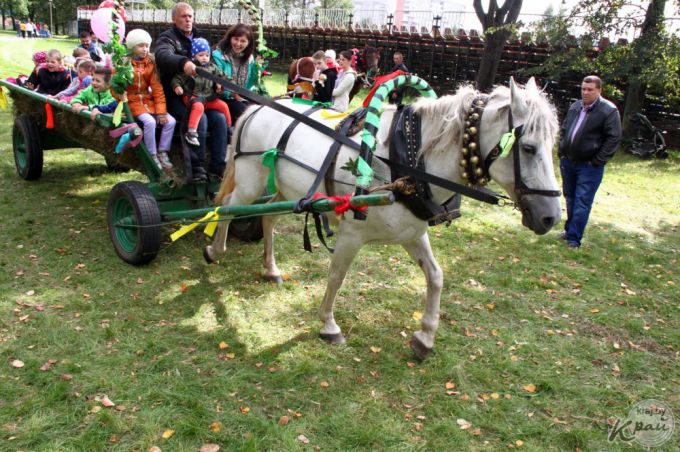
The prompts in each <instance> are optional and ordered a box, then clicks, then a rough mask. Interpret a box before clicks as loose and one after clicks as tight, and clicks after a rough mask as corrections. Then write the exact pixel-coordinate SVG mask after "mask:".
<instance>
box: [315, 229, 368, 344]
mask: <svg viewBox="0 0 680 452" xmlns="http://www.w3.org/2000/svg"><path fill="white" fill-rule="evenodd" d="M362 245H363V241H361V240H357V234H356V233H355V231H346V232H345V233H344V234H343V233H342V232H339V233H338V240H337V241H336V242H335V252H334V253H333V257H332V258H331V265H330V268H329V270H328V281H327V283H326V294H325V295H324V297H323V302H321V306H319V318H320V319H321V321H322V322H323V327H322V328H321V332H320V336H321V338H322V339H323V340H325V341H328V342H330V343H331V344H344V343H345V337H344V336H343V335H342V331H341V330H340V327H339V326H338V324H337V323H335V317H334V316H333V304H334V303H335V297H336V295H337V293H338V289H340V286H341V285H342V282H343V281H344V279H345V275H346V274H347V269H349V266H350V264H351V263H352V261H353V260H354V257H355V256H356V254H357V252H358V251H359V249H360V248H361V246H362Z"/></svg>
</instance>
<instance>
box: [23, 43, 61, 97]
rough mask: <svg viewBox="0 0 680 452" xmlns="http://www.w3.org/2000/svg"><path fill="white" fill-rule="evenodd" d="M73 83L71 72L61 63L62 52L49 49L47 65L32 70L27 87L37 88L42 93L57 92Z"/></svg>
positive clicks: (46, 58) (46, 59)
mask: <svg viewBox="0 0 680 452" xmlns="http://www.w3.org/2000/svg"><path fill="white" fill-rule="evenodd" d="M70 84H71V73H70V72H69V71H68V69H66V68H65V67H64V66H63V65H62V64H61V52H59V51H58V50H57V49H51V50H48V51H47V55H46V57H45V66H44V67H43V66H38V67H36V70H34V71H33V72H31V75H30V77H28V81H27V82H26V85H25V86H26V88H28V89H35V90H36V91H37V92H38V93H40V94H52V95H54V94H57V93H58V92H60V91H63V90H65V89H66V88H68V86H69V85H70Z"/></svg>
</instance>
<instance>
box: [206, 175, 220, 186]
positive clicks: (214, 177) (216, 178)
mask: <svg viewBox="0 0 680 452" xmlns="http://www.w3.org/2000/svg"><path fill="white" fill-rule="evenodd" d="M208 180H209V181H210V182H217V183H218V184H220V183H222V176H220V175H219V174H215V173H208Z"/></svg>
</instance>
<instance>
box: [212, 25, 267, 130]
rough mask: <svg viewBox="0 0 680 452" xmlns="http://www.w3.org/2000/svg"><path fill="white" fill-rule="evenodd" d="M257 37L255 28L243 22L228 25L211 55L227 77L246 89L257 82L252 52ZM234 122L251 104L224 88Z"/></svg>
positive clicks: (225, 98) (251, 87)
mask: <svg viewBox="0 0 680 452" xmlns="http://www.w3.org/2000/svg"><path fill="white" fill-rule="evenodd" d="M254 50H255V38H254V37H253V30H252V29H251V28H250V27H249V26H248V25H244V24H236V25H234V26H232V27H231V28H229V30H227V32H226V33H225V35H224V37H223V38H222V39H221V40H220V42H218V43H217V46H215V50H213V52H212V58H213V61H214V62H215V64H216V65H217V67H218V68H220V70H222V72H224V73H225V74H226V76H227V78H228V79H230V80H231V81H232V82H234V83H236V84H237V85H238V86H241V87H243V88H245V89H249V90H252V89H253V88H254V87H255V84H256V83H257V66H256V64H255V58H254V56H253V52H254ZM223 97H224V100H225V101H226V102H227V106H228V107H229V112H230V113H231V118H232V121H234V123H235V122H236V120H237V119H238V118H239V116H241V114H243V112H244V111H245V109H246V108H247V107H248V101H246V100H245V99H243V98H242V97H241V96H239V95H238V94H235V93H230V92H229V91H227V90H225V92H224V94H223Z"/></svg>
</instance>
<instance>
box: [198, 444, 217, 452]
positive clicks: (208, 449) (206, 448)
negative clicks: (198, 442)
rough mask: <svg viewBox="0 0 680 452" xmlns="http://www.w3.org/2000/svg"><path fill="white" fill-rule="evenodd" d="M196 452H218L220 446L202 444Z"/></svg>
mask: <svg viewBox="0 0 680 452" xmlns="http://www.w3.org/2000/svg"><path fill="white" fill-rule="evenodd" d="M198 452H220V446H219V445H217V444H204V445H202V446H201V448H200V449H198Z"/></svg>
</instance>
